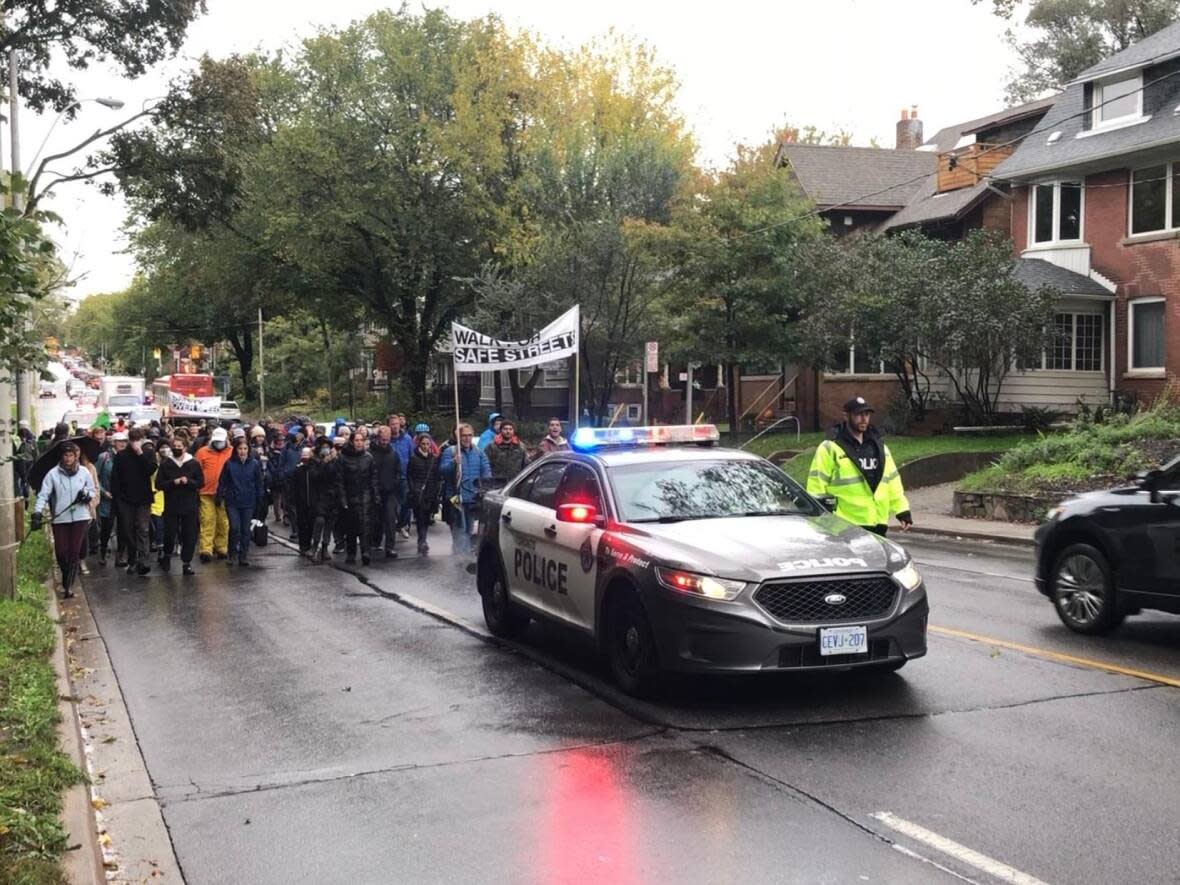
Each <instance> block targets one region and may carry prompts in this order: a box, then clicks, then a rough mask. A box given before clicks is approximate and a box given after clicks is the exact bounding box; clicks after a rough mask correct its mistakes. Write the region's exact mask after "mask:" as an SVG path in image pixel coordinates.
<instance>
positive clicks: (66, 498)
mask: <svg viewBox="0 0 1180 885" xmlns="http://www.w3.org/2000/svg"><path fill="white" fill-rule="evenodd" d="M54 451H56V453H57V455H58V458H59V460H58V463H57V465H56V466H55V467H52V468H50V470H49V472H48V473H46V474H45V476H44V480H43V481H41V482H40V487H39V489H38V491H37V503H36V504H35V505H34V508H33V516H32V519H31V520H30V527H31V528H32V529H33V531H36V530H37V529H39V528H41V524H42V522H43V521H44V514H45V511H47V510H48V511H49V523H50V525H52V526H53V546H54V553H55V554H56V556H57V564H58V567H59V568H60V569H61V586H62V596H63V597H65V598H67V599H68V598H69V597H71V596H73V595H74V591H73V584H74V578H75V577H77V574H78V569H79V567H80V565H81V558H82V542H83V541H84V540H85V538H86V529H87V528H88V527H89V525H90V501H91V499H93V498H94V497H95V495H96V494H97V492H96V490H95V488H94V480H93V479H92V478H91V476H90V471H88V470H86V469H85V468H83V467H82V466H81V465H79V463H78V454H79V450H78V446H77V444H76V443H75V442H73V441H72V440H66V441H64V442H60V443H58V445H57V446H56V447H55V448H54Z"/></svg>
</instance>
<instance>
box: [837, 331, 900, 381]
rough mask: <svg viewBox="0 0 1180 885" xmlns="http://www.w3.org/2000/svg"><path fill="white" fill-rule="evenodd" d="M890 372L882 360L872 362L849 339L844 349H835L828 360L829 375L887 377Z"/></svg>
mask: <svg viewBox="0 0 1180 885" xmlns="http://www.w3.org/2000/svg"><path fill="white" fill-rule="evenodd" d="M891 371H892V370H891V369H890V368H889V365H888V364H887V363H886V362H885V361H884V360H874V359H873V358H872V357H870V356H869V352H868V350H866V349H865V348H864V347H862V346H860V345H858V344H857V343H856V341H855V339H850V340H849V342H848V345H847V346H846V347H845V346H841V347H837V348H835V349H834V350H833V351H832V355H831V356H830V357H829V358H828V368H827V372H828V374H829V375H888V374H889V373H890V372H891Z"/></svg>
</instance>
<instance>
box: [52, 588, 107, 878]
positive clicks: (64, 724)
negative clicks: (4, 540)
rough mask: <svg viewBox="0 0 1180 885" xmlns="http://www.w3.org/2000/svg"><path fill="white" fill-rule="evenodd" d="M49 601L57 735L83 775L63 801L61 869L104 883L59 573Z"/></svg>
mask: <svg viewBox="0 0 1180 885" xmlns="http://www.w3.org/2000/svg"><path fill="white" fill-rule="evenodd" d="M45 589H46V594H47V596H48V598H49V617H50V618H52V620H53V623H54V627H55V630H54V632H55V633H56V637H55V641H54V648H53V672H54V674H55V675H56V676H57V712H58V715H59V716H60V717H61V721H60V722H58V726H57V733H58V737H59V739H60V741H61V745H62V750H63V751H64V752H65V754H66V755H67V756H69V757H70V760H71V761H72V762H73V763H74V765H76V766H77V767H78V770H79V771H81V772H82V775H83V780H82V781H81V782H79V783H76V784H74V785H73V786H72V787H70V788H69V789H68V790H66V794H65V796H64V797H63V798H62V809H61V820H62V827H63V828H64V829H65V831H66V841H67V844H69V843H71V842H74V840H77V842H76V844H72V845H69V847H68V848H67V849H66V851H65V853H64V854H63V855H62V867H63V868H64V869H65V873H66V877H67V878H68V879H69V880H70V882H73V883H76V885H83V883H88V882H105V881H106V872H105V870H104V867H103V861H102V850H101V849H100V848H99V847H98V838H99V837H98V824H97V822H96V821H95V818H94V814H93V807H92V806H91V804H90V772H89V770H88V766H87V764H86V755H85V753H84V752H83V750H82V723H81V719H80V717H79V713H78V699H77V697H76V696H75V695H74V689H73V685H72V684H71V682H70V677H69V673H70V670H69V661H68V660H67V658H66V636H65V627H64V624H63V623H62V615H61V609H60V608H59V607H58V604H57V581H56V570H54V571H52V572H51V573H50V579H49V580H48V581H46V582H45Z"/></svg>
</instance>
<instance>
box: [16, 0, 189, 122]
mask: <svg viewBox="0 0 1180 885" xmlns="http://www.w3.org/2000/svg"><path fill="white" fill-rule="evenodd" d="M204 11H205V2H204V0H167V2H154V0H153V2H127V0H55V2H52V3H47V2H45V0H8V2H6V3H5V4H4V25H3V28H2V29H0V57H3V58H7V57H8V52H9V50H12V49H15V50H17V51H19V52H20V62H21V70H20V93H21V98H22V99H23V100H24V101H25V102H26V103H27V104H28V105H29V106H30V107H31V108H33V110H35V111H44V110H46V109H47V108H53V109H55V110H58V111H61V110H66V109H68V108H70V107H71V105H73V103H74V102H75V101H76V100H77V95H76V93H75V90H74V86H73V85H72V84H71V83H69V82H68V81H67V80H65V79H62V78H61V77H60V76H59V74H58V72H56V71H54V70H53V69H52V65H53V63H54V62H56V61H59V60H64V61H65V63H66V65H67V66H68V67H70V68H72V69H73V70H76V71H84V70H87V69H88V68H89V67H90V66H91V65H92V64H95V63H99V62H110V63H113V64H115V65H117V66H118V67H119V68H120V69H121V70H122V72H123V73H124V74H125V75H126V76H128V77H138V76H140V75H141V74H143V73H144V72H145V71H146V70H147V69H148V68H149V67H151V66H152V65H154V64H155V63H156V62H158V61H162V60H163V59H165V58H167V57H168V56H170V55H172V54H173V53H174V52H176V50H177V49H179V48H180V44H181V43H182V42H183V40H184V35H185V31H186V30H187V29H188V26H189V24H191V23H192V21H193V19H195V18H196V17H197V16H198V15H200V14H202V13H203V12H204ZM71 113H72V112H71Z"/></svg>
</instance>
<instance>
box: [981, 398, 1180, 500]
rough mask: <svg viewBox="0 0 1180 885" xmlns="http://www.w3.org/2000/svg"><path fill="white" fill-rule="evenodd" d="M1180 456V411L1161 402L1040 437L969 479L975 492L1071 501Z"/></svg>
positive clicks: (1077, 424)
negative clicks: (1075, 495)
mask: <svg viewBox="0 0 1180 885" xmlns="http://www.w3.org/2000/svg"><path fill="white" fill-rule="evenodd" d="M1177 454H1180V406H1176V405H1173V404H1171V403H1168V402H1166V401H1164V400H1162V399H1161V401H1160V402H1159V403H1157V404H1156V405H1154V406H1153V407H1152V408H1150V409H1146V410H1144V411H1141V412H1139V413H1137V414H1136V415H1134V416H1127V415H1122V414H1115V415H1111V416H1109V417H1108V418H1107V419H1106V420H1105V421H1104V422H1103V423H1100V424H1099V423H1090V422H1086V421H1079V422H1078V423H1076V424H1075V426H1074V427H1073V429H1071V430H1070V431H1067V432H1065V433H1055V434H1052V435H1050V436H1045V437H1037V438H1034V439H1032V440H1028V441H1026V442H1025V443H1024V444H1023V445H1020V446H1018V447H1017V448H1014V449H1012V450H1011V451H1009V452H1008V453H1007V454H1006V455H1005V456H1004V457H1003V458H1001V459H1000V461H999V463H997V464H996V465H995V466H993V467H989V468H987V469H985V470H981V471H979V472H977V473H973V474H971V475H970V476H967V477H965V478H964V479H963V482H962V483H961V484H960V488H962V489H963V490H964V491H970V492H1007V493H1011V494H1024V495H1038V496H1042V497H1057V498H1061V497H1065V496H1067V495H1069V494H1071V493H1075V492H1084V491H1088V490H1091V489H1100V488H1107V487H1110V486H1113V485H1118V484H1120V483H1124V482H1126V481H1128V480H1130V479H1131V478H1133V477H1134V476H1135V474H1136V473H1138V472H1139V471H1141V470H1148V469H1152V468H1156V467H1159V466H1161V465H1162V464H1164V463H1166V462H1167V461H1169V460H1171V459H1172V458H1174V457H1176V455H1177Z"/></svg>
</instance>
